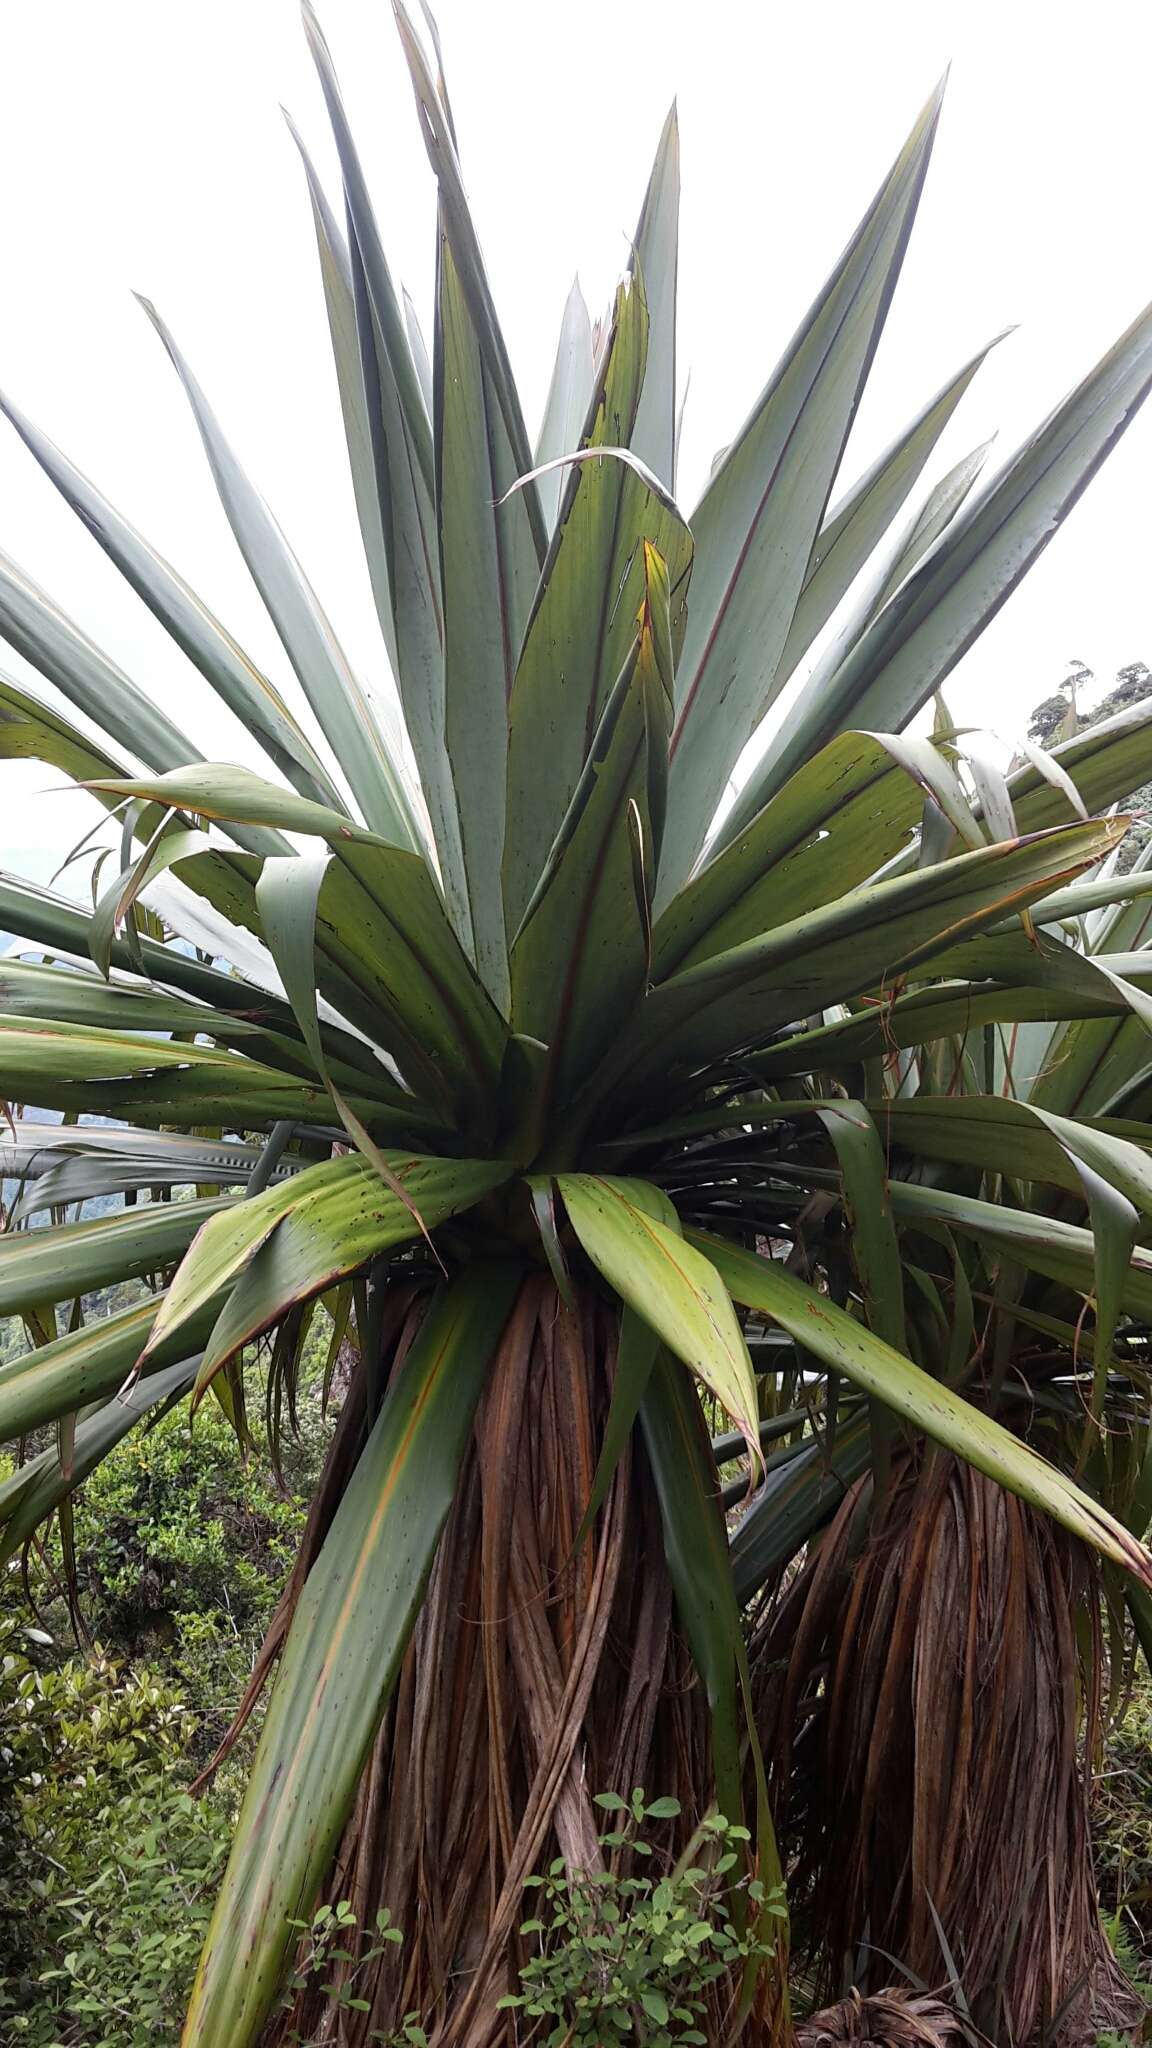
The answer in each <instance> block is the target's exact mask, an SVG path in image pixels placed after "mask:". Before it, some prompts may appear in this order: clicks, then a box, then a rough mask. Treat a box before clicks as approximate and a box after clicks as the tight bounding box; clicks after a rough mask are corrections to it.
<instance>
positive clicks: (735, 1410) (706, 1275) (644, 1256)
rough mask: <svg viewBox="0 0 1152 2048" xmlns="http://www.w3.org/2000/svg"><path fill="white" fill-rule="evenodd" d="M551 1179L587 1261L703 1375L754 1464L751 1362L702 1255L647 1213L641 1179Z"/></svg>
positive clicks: (757, 1454)
mask: <svg viewBox="0 0 1152 2048" xmlns="http://www.w3.org/2000/svg"><path fill="white" fill-rule="evenodd" d="M557 1185H558V1187H559V1189H560V1193H561V1195H562V1196H563V1198H564V1206H565V1208H566V1209H567V1211H568V1217H569V1221H570V1222H571V1224H572V1228H573V1230H574V1231H575V1232H576V1235H577V1237H578V1238H579V1240H580V1243H581V1244H582V1246H583V1247H584V1250H585V1251H586V1252H587V1254H588V1257H589V1258H590V1259H591V1261H592V1263H593V1265H594V1266H596V1267H597V1268H598V1270H599V1271H600V1272H601V1273H602V1274H603V1276H604V1278H605V1279H606V1280H607V1281H608V1282H609V1284H610V1286H612V1287H614V1288H615V1290H616V1292H617V1294H618V1295H619V1296H620V1298H621V1300H622V1301H624V1302H626V1303H627V1305H628V1306H629V1307H630V1308H632V1309H634V1310H635V1311H636V1313H637V1315H639V1316H642V1317H643V1319H644V1321H645V1322H646V1323H648V1324H650V1326H651V1328H652V1329H654V1330H655V1331H656V1332H657V1335H658V1336H660V1337H661V1338H662V1339H663V1341H664V1343H665V1344H667V1346H668V1348H669V1350H670V1351H672V1352H673V1353H674V1354H675V1356H676V1357H677V1358H679V1359H682V1360H683V1362H684V1364H685V1365H687V1366H689V1367H690V1368H691V1370H692V1371H693V1372H694V1373H695V1374H696V1375H697V1377H698V1378H699V1379H701V1380H703V1382H704V1384H705V1386H706V1387H707V1388H708V1389H709V1391H710V1392H711V1393H712V1394H713V1395H715V1397H716V1399H717V1401H719V1403H720V1405H721V1407H722V1408H723V1409H724V1412H725V1414H727V1415H730V1416H731V1417H732V1420H733V1422H734V1423H735V1424H736V1427H737V1428H738V1429H741V1430H743V1432H744V1436H745V1439H746V1441H747V1443H748V1448H749V1454H750V1456H751V1458H752V1462H753V1466H756V1465H757V1464H758V1463H759V1459H760V1439H759V1435H758V1428H757V1425H758V1415H757V1400H756V1381H755V1377H754V1375H753V1372H752V1363H751V1360H750V1359H749V1356H748V1347H747V1345H746V1344H745V1342H744V1336H743V1332H742V1331H741V1329H740V1325H739V1323H738V1322H737V1320H736V1316H735V1313H734V1311H733V1308H732V1303H731V1301H730V1300H729V1297H728V1295H727V1293H726V1291H725V1289H724V1287H723V1285H722V1284H721V1283H720V1282H719V1281H718V1280H717V1277H716V1274H715V1273H714V1272H713V1270H712V1268H711V1266H710V1265H709V1262H708V1260H707V1259H706V1258H700V1257H698V1255H697V1254H696V1253H695V1252H694V1251H693V1249H692V1247H691V1246H690V1245H688V1244H686V1243H685V1241H684V1239H683V1238H681V1237H680V1236H679V1235H678V1234H677V1231H676V1230H675V1229H673V1228H672V1227H670V1224H669V1222H668V1221H667V1220H662V1218H661V1216H660V1215H656V1214H653V1213H651V1206H650V1204H651V1191H650V1190H645V1189H644V1187H643V1185H642V1184H638V1183H635V1182H631V1181H626V1180H614V1179H609V1178H607V1177H606V1176H604V1175H600V1174H588V1173H564V1174H558V1175H557ZM667 1213H668V1212H667V1210H665V1212H664V1215H665V1216H666V1215H667Z"/></svg>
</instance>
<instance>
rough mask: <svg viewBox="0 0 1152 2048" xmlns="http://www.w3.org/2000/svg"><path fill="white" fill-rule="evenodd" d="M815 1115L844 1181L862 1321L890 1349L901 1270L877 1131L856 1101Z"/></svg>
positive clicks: (898, 1327) (895, 1343) (900, 1300)
mask: <svg viewBox="0 0 1152 2048" xmlns="http://www.w3.org/2000/svg"><path fill="white" fill-rule="evenodd" d="M818 1115H819V1117H820V1121H821V1123H822V1124H823V1125H824V1128H825V1130H826V1131H827V1133H828V1136H829V1137H830V1138H831V1140H832V1144H833V1146H834V1148H835V1152H836V1160H837V1164H838V1166H839V1168H840V1174H841V1178H842V1180H843V1183H844V1207H845V1214H846V1216H847V1219H848V1228H849V1231H850V1233H851V1240H852V1257H853V1260H854V1262H855V1265H856V1271H857V1275H858V1277H859V1281H860V1291H861V1295H862V1297H863V1301H864V1313H865V1317H866V1319H867V1322H868V1327H869V1329H871V1330H874V1331H875V1333H876V1335H877V1336H878V1337H882V1338H883V1339H884V1342H885V1343H886V1344H890V1345H891V1346H892V1348H893V1350H894V1351H903V1350H904V1349H905V1346H906V1336H905V1328H904V1274H903V1269H902V1266H901V1260H900V1245H899V1240H898V1238H897V1235H896V1230H895V1227H894V1225H893V1221H892V1205H891V1202H890V1201H889V1198H888V1169H887V1164H886V1161H885V1158H884V1147H883V1145H882V1144H881V1142H880V1132H879V1131H878V1130H877V1128H876V1125H875V1124H874V1122H873V1121H872V1118H871V1116H870V1115H869V1113H868V1110H867V1108H866V1106H865V1104H864V1103H862V1102H843V1103H835V1104H829V1106H828V1107H827V1108H824V1109H821V1110H819V1111H818Z"/></svg>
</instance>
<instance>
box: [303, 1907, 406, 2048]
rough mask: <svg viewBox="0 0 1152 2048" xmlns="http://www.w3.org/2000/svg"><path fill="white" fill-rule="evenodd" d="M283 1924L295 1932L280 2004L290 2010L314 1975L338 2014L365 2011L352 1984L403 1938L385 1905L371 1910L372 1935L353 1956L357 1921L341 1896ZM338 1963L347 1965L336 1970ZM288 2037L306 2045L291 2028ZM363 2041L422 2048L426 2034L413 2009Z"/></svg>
mask: <svg viewBox="0 0 1152 2048" xmlns="http://www.w3.org/2000/svg"><path fill="white" fill-rule="evenodd" d="M289 1924H290V1925H291V1926H292V1927H294V1928H295V1929H296V1931H297V1933H298V1934H299V1935H300V1936H301V1943H300V1952H299V1954H298V1956H297V1959H296V1966H295V1968H294V1970H293V1972H292V1975H291V1978H290V1979H289V1982H288V1984H287V1986H286V1987H285V1992H284V2001H283V2002H284V2005H285V2007H286V2008H287V2009H289V2010H291V2008H292V2007H293V2006H294V2005H295V2004H296V2001H297V1999H298V1997H299V1995H300V1993H301V1992H302V1991H307V1990H310V1989H312V1988H314V1986H315V1984H316V1982H317V1980H318V1979H319V1980H321V1981H320V1989H321V1991H322V1992H323V1994H324V1997H325V1999H326V2000H328V2002H329V2004H330V2005H331V2006H334V2007H335V2008H336V2010H337V2011H338V2012H368V2011H370V2010H371V2006H370V2001H369V2000H368V1999H367V1998H362V1997H361V1996H360V1995H359V1993H358V1991H357V1988H356V1987H357V1985H358V1984H359V1983H361V1982H363V1980H364V1979H365V1978H366V1977H370V1976H371V1972H372V1967H373V1964H375V1963H376V1962H377V1961H378V1960H379V1958H380V1957H381V1956H382V1955H383V1954H384V1952H385V1950H386V1949H387V1948H388V1947H389V1946H390V1945H391V1944H393V1943H399V1942H402V1941H403V1939H404V1935H403V1933H402V1931H401V1929H400V1928H399V1927H393V1925H392V1915H391V1914H390V1912H389V1911H388V1908H387V1907H386V1906H385V1907H383V1908H382V1909H381V1910H380V1912H378V1913H377V1915H376V1922H375V1927H374V1928H373V1931H372V1937H371V1939H370V1940H369V1941H368V1942H367V1944H361V1945H360V1954H359V1955H357V1954H356V1951H355V1947H349V1946H348V1944H349V1943H353V1944H354V1943H356V1941H357V1937H358V1936H359V1934H360V1924H359V1922H358V1920H357V1918H356V1915H355V1913H354V1912H353V1911H352V1907H351V1905H350V1903H349V1901H348V1900H347V1899H340V1900H339V1901H338V1902H337V1904H336V1905H334V1906H321V1907H320V1908H319V1909H318V1911H317V1912H315V1913H314V1914H313V1916H312V1918H311V1920H293V1921H291V1922H290V1923H289ZM342 1965H346V1966H347V1967H346V1968H345V1969H343V1970H342V1969H341V1966H342ZM289 2039H290V2040H291V2041H292V2042H293V2043H294V2044H295V2048H312V2043H311V2042H308V2041H305V2039H304V2036H303V2035H302V2034H299V2033H296V2032H293V2033H292V2034H291V2035H290V2036H289ZM369 2039H370V2040H371V2041H373V2042H375V2043H376V2044H377V2048H428V2036H427V2034H426V2033H425V2032H424V2029H423V2027H421V2026H420V2025H419V2024H418V2015H417V2014H416V2013H414V2012H410V2013H405V2015H404V2018H403V2020H402V2021H401V2022H400V2025H399V2026H398V2027H397V2028H396V2029H395V2031H394V2032H392V2033H388V2034H383V2033H381V2032H380V2031H379V2030H378V2029H374V2030H373V2032H372V2033H371V2034H370V2036H369Z"/></svg>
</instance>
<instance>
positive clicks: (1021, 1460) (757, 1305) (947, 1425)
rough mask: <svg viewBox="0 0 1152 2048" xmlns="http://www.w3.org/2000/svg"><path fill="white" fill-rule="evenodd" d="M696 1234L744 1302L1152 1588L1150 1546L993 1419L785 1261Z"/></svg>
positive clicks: (916, 1426)
mask: <svg viewBox="0 0 1152 2048" xmlns="http://www.w3.org/2000/svg"><path fill="white" fill-rule="evenodd" d="M690 1237H691V1241H692V1242H693V1243H694V1244H697V1245H698V1246H699V1247H700V1249H701V1250H702V1251H704V1252H706V1254H707V1256H708V1257H709V1258H710V1259H711V1260H712V1261H713V1262H714V1264H715V1265H716V1269H717V1271H718V1272H719V1273H720V1275H721V1277H722V1278H723V1279H724V1281H725V1282H726V1284H727V1285H728V1287H729V1289H730V1290H731V1291H732V1292H733V1294H734V1295H735V1298H736V1299H737V1300H738V1301H742V1302H743V1303H744V1304H745V1305H746V1306H747V1307H749V1308H754V1309H756V1310H758V1311H759V1313H760V1314H762V1315H767V1316H770V1317H771V1318H772V1319H773V1321H775V1322H779V1323H780V1324H782V1326H783V1327H784V1328H785V1329H786V1330H788V1331H789V1332H790V1333H791V1334H792V1335H794V1336H795V1338H796V1340H797V1342H799V1343H802V1344H803V1345H804V1347H805V1349H806V1350H809V1351H812V1352H815V1353H816V1355H817V1356H818V1357H820V1358H822V1359H823V1360H824V1362H825V1363H826V1364H827V1365H830V1366H833V1367H834V1368H835V1370H836V1371H837V1372H842V1373H843V1374H844V1375H845V1377H846V1378H848V1379H851V1380H852V1381H854V1383H855V1384H856V1385H857V1386H859V1387H861V1388H862V1389H863V1390H864V1391H865V1392H866V1393H868V1394H870V1395H872V1396H874V1397H875V1398H876V1399H877V1400H880V1401H883V1402H884V1404H885V1405H886V1406H887V1407H888V1408H890V1409H891V1410H892V1411H893V1413H894V1414H896V1415H899V1416H901V1417H902V1418H903V1419H904V1420H905V1421H906V1422H910V1423H911V1424H912V1425H913V1427H914V1428H916V1429H919V1430H923V1432H924V1433H925V1435H927V1436H930V1437H932V1439H933V1440H934V1441H935V1442H936V1443H939V1444H942V1445H943V1446H944V1447H945V1449H947V1450H950V1451H954V1452H955V1453H956V1455H957V1456H958V1457H961V1458H964V1459H966V1460H967V1461H968V1463H969V1464H971V1465H975V1467H976V1469H977V1471H980V1472H984V1473H986V1474H987V1476H988V1477H989V1478H990V1479H995V1480H997V1481H998V1482H999V1484H1000V1485H1002V1486H1006V1487H1007V1488H1008V1490H1009V1492H1011V1493H1016V1494H1019V1496H1020V1498H1021V1499H1022V1500H1026V1501H1028V1502H1030V1503H1031V1505H1032V1506H1033V1507H1038V1508H1041V1509H1042V1510H1043V1511H1044V1513H1046V1514H1050V1515H1051V1516H1052V1517H1053V1518H1054V1519H1055V1520H1056V1521H1058V1522H1060V1523H1062V1524H1063V1526H1064V1527H1065V1528H1066V1529H1069V1530H1071V1532H1072V1534H1073V1535H1075V1536H1079V1537H1080V1538H1081V1540H1082V1541H1084V1542H1086V1543H1089V1544H1090V1545H1091V1546H1092V1548H1093V1549H1094V1550H1098V1551H1099V1552H1100V1553H1101V1555H1102V1556H1104V1557H1108V1558H1112V1559H1113V1560H1114V1561H1115V1562H1116V1563H1117V1564H1120V1565H1123V1566H1124V1568H1125V1570H1126V1571H1129V1572H1131V1573H1132V1574H1133V1576H1134V1577H1135V1578H1136V1579H1137V1580H1138V1581H1139V1582H1140V1583H1141V1584H1142V1585H1144V1586H1146V1587H1152V1557H1150V1556H1149V1554H1148V1552H1147V1551H1146V1550H1145V1549H1144V1547H1143V1545H1142V1544H1140V1543H1137V1542H1136V1541H1135V1539H1134V1538H1133V1537H1132V1535H1131V1534H1130V1533H1129V1531H1128V1530H1127V1529H1126V1528H1125V1527H1124V1526H1123V1524H1122V1523H1120V1522H1118V1521H1116V1519H1115V1518H1114V1517H1113V1516H1112V1515H1110V1514H1109V1513H1108V1511H1107V1509H1105V1508H1103V1507H1101V1506H1100V1504H1099V1502H1097V1501H1094V1500H1092V1499H1091V1498H1090V1496H1089V1495H1088V1494H1086V1493H1084V1492H1083V1491H1082V1490H1081V1489H1080V1488H1079V1487H1078V1486H1076V1485H1075V1484H1074V1483H1073V1482H1072V1481H1071V1480H1070V1479H1067V1478H1065V1476H1064V1474H1063V1473H1062V1472H1058V1471H1057V1470H1056V1468H1055V1466H1053V1465H1049V1464H1048V1463H1047V1461H1046V1460H1045V1459H1044V1458H1042V1457H1040V1456H1039V1455H1038V1453H1037V1452H1035V1451H1033V1450H1032V1449H1031V1448H1030V1446H1029V1445H1027V1444H1025V1443H1022V1442H1021V1441H1020V1439H1019V1438H1018V1437H1014V1436H1012V1435H1011V1434H1010V1433H1009V1431H1008V1430H1006V1429H1005V1428H1004V1427H1003V1425H1002V1424H1001V1423H999V1422H997V1421H996V1420H995V1419H994V1417H992V1416H990V1415H985V1414H982V1413H981V1411H980V1410H979V1409H978V1408H973V1407H972V1406H971V1405H970V1403H969V1402H967V1401H964V1400H962V1399H961V1398H960V1396H959V1395H958V1394H956V1393H953V1391H952V1389H951V1388H950V1387H945V1386H943V1385H942V1384H941V1382H940V1381H939V1380H935V1379H933V1378H932V1377H931V1375H930V1374H928V1373H926V1372H923V1371H922V1370H921V1368H920V1367H919V1366H918V1365H913V1364H912V1362H911V1360H910V1359H907V1358H903V1357H901V1355H900V1353H899V1352H897V1351H894V1350H893V1349H892V1348H891V1346H890V1345H888V1344H885V1343H883V1342H882V1340H881V1339H880V1338H878V1337H876V1336H874V1335H873V1334H872V1332H871V1331H868V1330H865V1329H864V1328H863V1327H862V1326H861V1325H860V1324H859V1323H857V1322H854V1321H853V1319H852V1317H851V1316H850V1315H847V1314H846V1313H845V1312H844V1310H843V1309H840V1308H837V1307H836V1305H835V1303H833V1302H831V1301H829V1300H828V1299H827V1298H826V1297H824V1296H822V1295H819V1294H817V1293H816V1292H815V1290H814V1289H813V1288H811V1287H808V1286H806V1285H805V1283H804V1282H803V1281H802V1280H798V1279H796V1277H795V1276H794V1275H793V1274H791V1273H787V1272H785V1270H784V1268H783V1266H782V1265H781V1264H780V1262H779V1261H778V1260H774V1259H762V1258H758V1257H757V1256H756V1254H755V1253H753V1252H746V1251H741V1250H738V1249H736V1248H735V1247H733V1246H731V1245H727V1244H723V1243H722V1242H721V1241H720V1240H719V1239H718V1238H714V1237H712V1236H710V1235H707V1234H705V1233H704V1232H700V1231H692V1232H691V1233H690Z"/></svg>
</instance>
